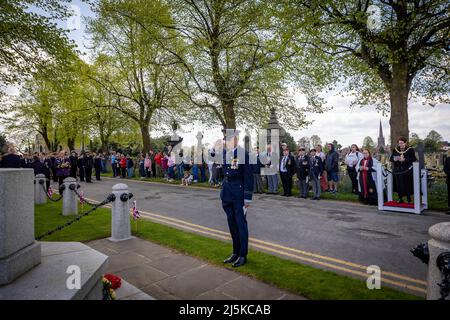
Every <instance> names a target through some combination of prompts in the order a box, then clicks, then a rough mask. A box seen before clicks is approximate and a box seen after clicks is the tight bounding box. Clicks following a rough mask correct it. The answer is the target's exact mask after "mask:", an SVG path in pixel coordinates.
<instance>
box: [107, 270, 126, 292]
mask: <svg viewBox="0 0 450 320" xmlns="http://www.w3.org/2000/svg"><path fill="white" fill-rule="evenodd" d="M104 277H105V278H106V279H108V281H110V282H111V289H113V290H116V289H118V288H120V286H121V285H122V279H121V278H120V277H118V276H115V275H113V274H110V273H108V274H105V275H104Z"/></svg>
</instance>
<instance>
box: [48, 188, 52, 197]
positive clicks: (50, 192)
mask: <svg viewBox="0 0 450 320" xmlns="http://www.w3.org/2000/svg"><path fill="white" fill-rule="evenodd" d="M47 195H48V196H49V197H50V198H51V197H52V196H53V188H52V186H49V187H48V190H47Z"/></svg>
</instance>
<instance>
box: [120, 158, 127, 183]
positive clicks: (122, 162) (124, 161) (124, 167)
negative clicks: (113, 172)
mask: <svg viewBox="0 0 450 320" xmlns="http://www.w3.org/2000/svg"><path fill="white" fill-rule="evenodd" d="M119 163H120V172H121V174H122V178H125V177H126V176H127V158H126V157H125V156H124V155H121V156H120V162H119Z"/></svg>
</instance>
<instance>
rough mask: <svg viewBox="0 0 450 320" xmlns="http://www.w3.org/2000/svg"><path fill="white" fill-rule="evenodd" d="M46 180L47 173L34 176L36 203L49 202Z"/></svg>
mask: <svg viewBox="0 0 450 320" xmlns="http://www.w3.org/2000/svg"><path fill="white" fill-rule="evenodd" d="M46 180H47V179H46V178H45V175H43V174H42V173H40V174H37V175H36V176H35V177H34V204H43V203H47V194H46V190H47V186H46V184H45V182H46Z"/></svg>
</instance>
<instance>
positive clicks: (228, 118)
mask: <svg viewBox="0 0 450 320" xmlns="http://www.w3.org/2000/svg"><path fill="white" fill-rule="evenodd" d="M222 108H223V115H224V118H225V124H226V126H227V127H226V128H224V129H236V114H235V112H234V101H233V100H230V101H226V102H223V103H222Z"/></svg>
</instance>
